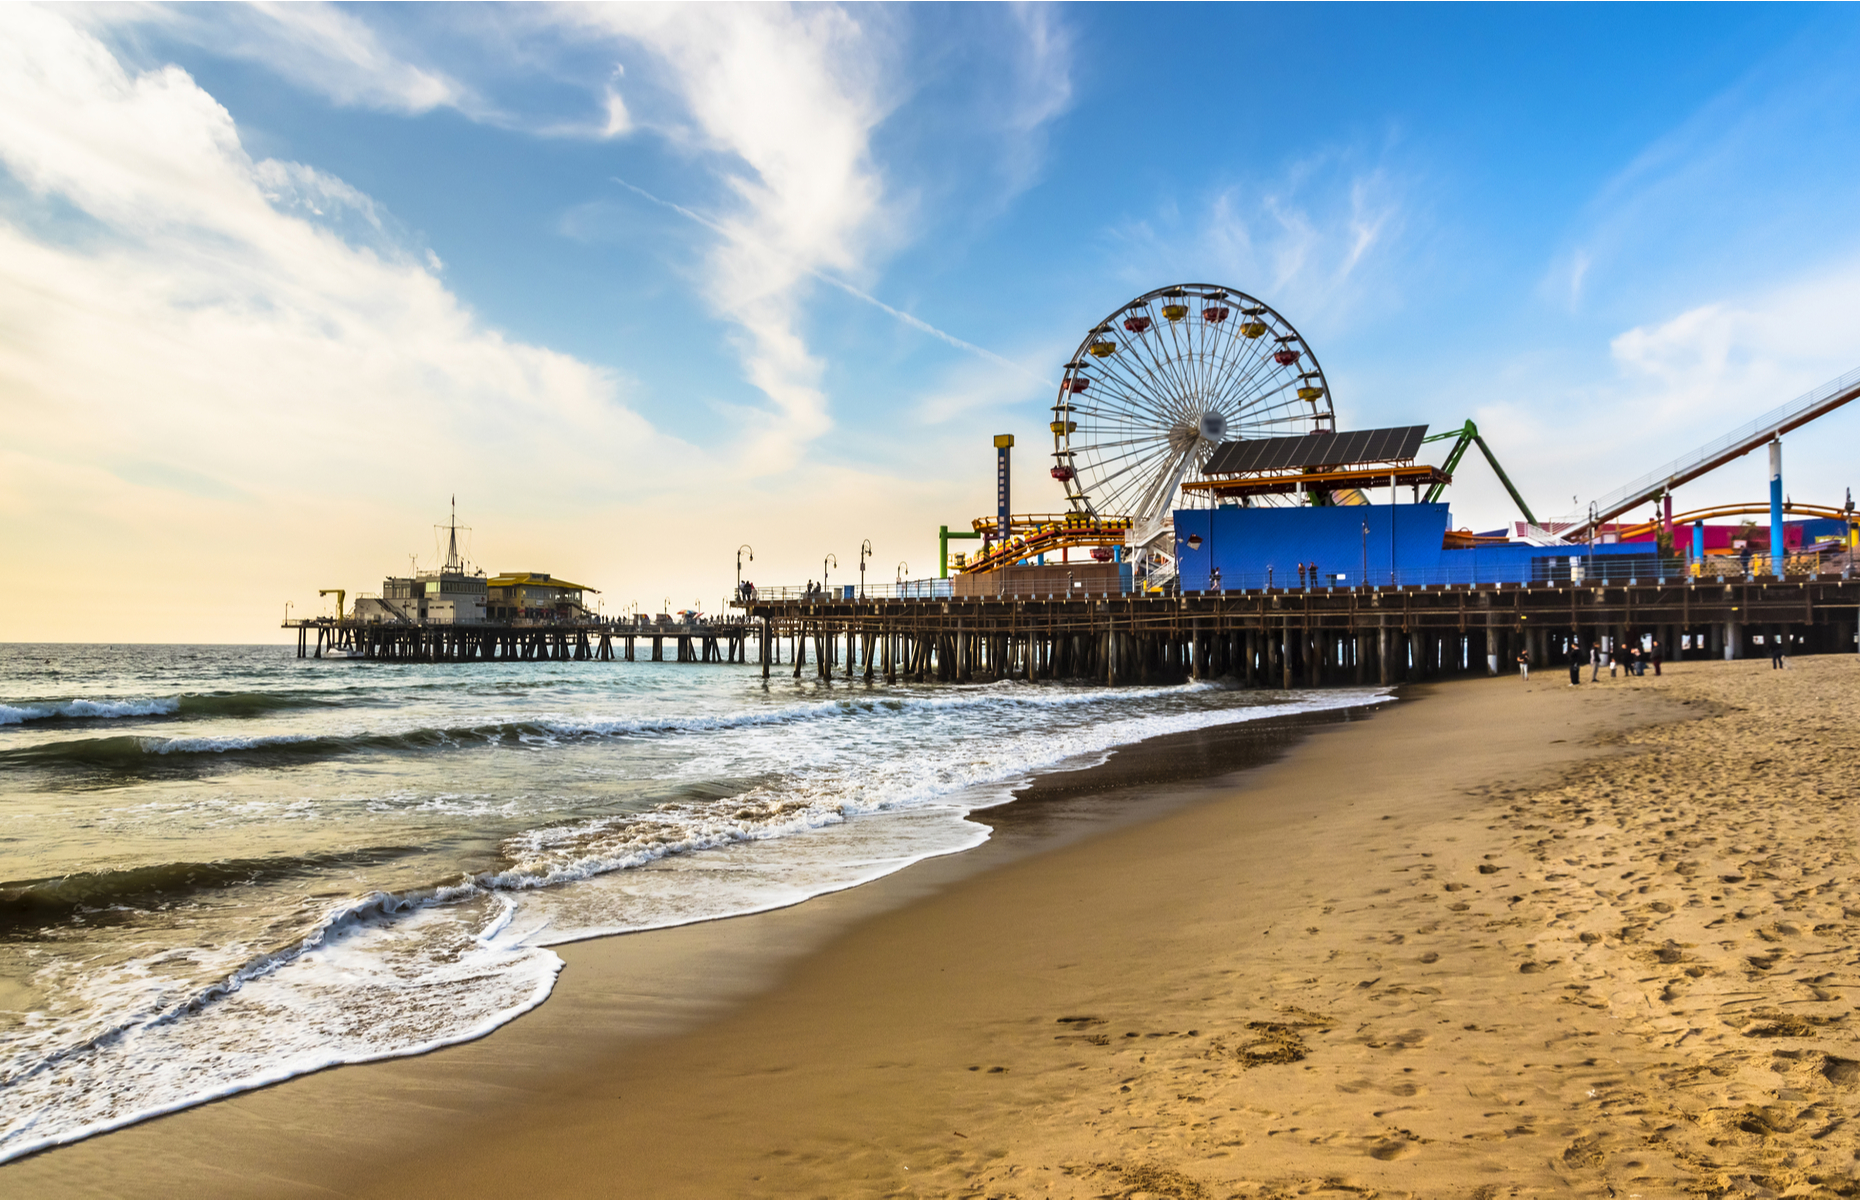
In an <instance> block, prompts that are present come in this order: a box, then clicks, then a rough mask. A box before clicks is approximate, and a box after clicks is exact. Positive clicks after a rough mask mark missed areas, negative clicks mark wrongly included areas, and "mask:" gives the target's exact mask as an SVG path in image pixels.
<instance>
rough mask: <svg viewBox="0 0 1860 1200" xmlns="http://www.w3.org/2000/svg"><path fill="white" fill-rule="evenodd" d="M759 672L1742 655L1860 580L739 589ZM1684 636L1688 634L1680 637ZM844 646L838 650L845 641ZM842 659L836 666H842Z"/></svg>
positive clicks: (1822, 613)
mask: <svg viewBox="0 0 1860 1200" xmlns="http://www.w3.org/2000/svg"><path fill="white" fill-rule="evenodd" d="M738 607H740V608H742V609H744V610H745V613H746V615H747V616H748V617H749V618H750V619H751V620H752V621H753V622H755V624H756V625H757V636H758V639H759V643H760V644H759V646H758V647H757V659H758V661H759V662H760V663H761V664H762V669H763V674H764V675H765V676H766V675H768V674H769V673H770V672H771V670H772V669H773V667H774V666H776V665H779V663H780V662H781V660H782V654H781V650H782V647H783V645H784V644H785V645H786V647H787V650H788V654H787V659H788V661H789V663H790V664H791V667H792V671H793V673H794V675H795V676H796V677H799V676H800V675H801V673H802V670H803V667H804V666H805V664H806V659H807V652H808V643H809V641H812V642H813V652H814V664H815V665H814V672H815V674H817V675H822V676H826V675H829V674H833V673H836V672H838V671H840V670H842V669H843V670H844V673H845V674H846V676H847V677H851V676H852V675H853V674H854V673H855V672H856V671H859V670H861V667H862V670H863V675H864V677H865V678H867V679H871V678H874V677H875V676H882V677H884V678H885V679H887V680H897V679H900V678H903V679H908V680H941V681H948V682H961V681H966V680H985V679H1003V678H1018V679H1053V678H1070V679H1080V678H1083V679H1098V680H1102V681H1103V682H1105V683H1109V684H1116V683H1126V682H1143V681H1152V680H1169V679H1182V678H1212V677H1218V676H1233V677H1235V678H1238V679H1240V680H1242V681H1244V682H1245V683H1248V684H1262V685H1266V686H1280V687H1288V688H1289V687H1296V686H1321V685H1324V684H1341V683H1379V684H1384V685H1388V684H1394V683H1398V682H1402V681H1404V680H1413V679H1424V678H1429V677H1433V676H1437V675H1443V674H1452V673H1455V672H1460V671H1476V672H1479V673H1484V672H1486V671H1487V670H1489V669H1492V665H1491V664H1492V662H1493V661H1494V660H1495V661H1496V665H1497V669H1499V670H1503V671H1510V670H1513V669H1515V660H1516V657H1517V654H1518V652H1519V651H1520V650H1521V649H1524V648H1526V647H1528V648H1529V650H1530V658H1531V662H1532V664H1533V665H1535V666H1537V667H1538V668H1540V669H1542V668H1545V667H1548V666H1552V665H1556V664H1560V663H1566V662H1567V661H1568V660H1567V657H1566V655H1567V654H1568V653H1569V652H1570V649H1571V647H1572V646H1573V645H1580V646H1583V647H1585V650H1584V655H1585V658H1586V647H1587V646H1588V645H1589V644H1590V643H1591V642H1593V641H1594V640H1595V639H1597V638H1599V637H1608V638H1610V639H1612V640H1613V641H1614V642H1615V643H1616V644H1619V643H1621V642H1622V641H1625V640H1626V639H1629V638H1632V637H1637V636H1639V635H1641V634H1649V633H1650V634H1652V635H1653V637H1654V638H1655V639H1657V640H1658V641H1659V642H1660V644H1661V647H1662V651H1663V653H1664V656H1665V657H1666V659H1667V660H1668V661H1672V660H1676V659H1679V658H1682V657H1702V656H1706V655H1710V656H1724V657H1743V656H1745V655H1748V654H1749V653H1750V652H1751V650H1752V648H1753V646H1754V641H1753V639H1754V638H1758V637H1761V638H1763V639H1765V645H1766V646H1767V645H1771V644H1773V640H1772V639H1782V640H1784V642H1785V644H1786V645H1787V646H1788V647H1789V650H1790V652H1791V653H1804V652H1807V653H1830V652H1836V651H1845V652H1850V653H1851V652H1853V651H1854V650H1855V649H1856V643H1855V638H1854V631H1855V616H1856V610H1857V609H1860V580H1850V579H1843V578H1840V577H1838V576H1821V577H1813V578H1790V579H1787V580H1776V579H1767V578H1757V579H1751V580H1733V581H1728V582H1726V581H1719V580H1712V581H1705V580H1692V579H1688V580H1673V581H1670V582H1668V581H1647V582H1629V583H1617V584H1605V585H1597V584H1591V583H1547V584H1522V585H1520V584H1485V585H1430V586H1425V587H1385V588H1367V587H1366V588H1341V587H1339V588H1321V587H1319V588H1309V589H1303V588H1286V589H1273V590H1256V591H1226V592H1189V593H1186V594H1179V595H1141V594H1127V595H1117V594H1112V595H1105V596H1095V597H1089V598H1074V599H1061V598H1055V599H1039V598H1033V597H1018V598H1009V597H947V598H939V599H898V598H870V599H864V600H860V599H837V600H836V599H826V598H819V597H812V598H800V599H794V598H776V599H769V600H763V599H751V600H749V601H746V602H742V603H740V604H739V605H738ZM1688 643H1689V645H1688ZM842 647H843V650H842ZM842 663H843V668H842Z"/></svg>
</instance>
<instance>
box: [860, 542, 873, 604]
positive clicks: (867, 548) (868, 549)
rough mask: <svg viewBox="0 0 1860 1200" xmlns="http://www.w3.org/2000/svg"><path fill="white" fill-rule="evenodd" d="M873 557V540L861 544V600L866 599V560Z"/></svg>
mask: <svg viewBox="0 0 1860 1200" xmlns="http://www.w3.org/2000/svg"><path fill="white" fill-rule="evenodd" d="M870 557H872V540H871V539H870V538H867V539H865V540H864V541H862V542H860V543H859V599H861V600H863V599H865V560H866V559H868V558H870Z"/></svg>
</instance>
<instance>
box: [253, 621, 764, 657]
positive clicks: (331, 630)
mask: <svg viewBox="0 0 1860 1200" xmlns="http://www.w3.org/2000/svg"><path fill="white" fill-rule="evenodd" d="M284 627H285V628H286V629H295V630H297V657H298V658H324V657H337V658H366V659H377V660H381V661H385V662H421V663H442V662H443V663H457V662H547V661H570V662H615V661H621V660H624V661H626V662H634V661H636V660H635V651H636V647H637V644H638V643H640V642H647V643H650V645H651V648H652V654H651V657H650V658H649V659H648V660H647V661H650V662H662V661H667V660H666V659H665V648H666V647H665V644H666V643H667V642H670V643H672V650H673V654H674V657H673V658H672V659H671V660H670V661H674V662H719V663H721V662H742V661H743V651H744V646H745V644H746V642H747V639H748V637H749V636H750V634H751V632H752V631H751V630H750V629H749V627H748V626H747V625H746V624H744V623H742V622H740V621H722V622H714V623H711V624H705V625H621V624H612V623H608V622H599V621H587V622H569V621H561V622H541V623H535V622H498V621H473V622H470V623H469V624H451V623H445V622H434V621H426V622H416V621H355V620H340V621H339V620H334V619H331V618H328V617H323V618H313V619H309V620H301V621H286V622H285V623H284Z"/></svg>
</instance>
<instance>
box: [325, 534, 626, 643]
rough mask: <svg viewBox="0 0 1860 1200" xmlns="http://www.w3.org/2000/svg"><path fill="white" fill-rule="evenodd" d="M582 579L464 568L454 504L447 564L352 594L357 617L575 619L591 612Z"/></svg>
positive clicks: (447, 621) (441, 621)
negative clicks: (375, 591) (488, 574)
mask: <svg viewBox="0 0 1860 1200" xmlns="http://www.w3.org/2000/svg"><path fill="white" fill-rule="evenodd" d="M591 591H594V589H593V588H591V587H588V586H587V585H586V584H580V583H570V582H569V581H568V580H566V579H555V578H552V577H551V576H548V575H544V574H542V573H541V572H538V571H507V572H505V573H504V574H502V575H493V576H491V577H490V578H488V579H487V578H486V577H485V574H484V572H483V571H479V570H472V569H468V568H467V565H466V563H465V560H464V558H463V557H462V556H460V554H459V524H458V516H457V512H456V509H455V510H454V515H453V518H452V524H451V533H450V537H449V539H448V542H447V546H446V565H445V566H443V567H441V568H440V569H439V570H437V571H416V572H414V573H413V574H412V575H406V576H390V577H389V578H387V579H384V580H382V581H381V594H380V595H379V596H370V595H367V594H366V593H364V594H362V595H360V596H358V597H356V599H355V607H354V609H353V610H352V611H351V619H353V620H356V621H382V622H395V621H409V622H412V621H419V622H426V623H429V624H435V625H471V624H477V623H479V622H483V621H498V622H521V621H579V620H584V619H586V618H587V617H588V616H589V615H590V614H589V613H588V610H587V608H586V606H585V605H583V604H582V595H583V594H584V593H586V592H591Z"/></svg>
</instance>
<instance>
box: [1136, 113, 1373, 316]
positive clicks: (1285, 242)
mask: <svg viewBox="0 0 1860 1200" xmlns="http://www.w3.org/2000/svg"><path fill="white" fill-rule="evenodd" d="M1407 188H1408V183H1407V181H1406V180H1405V178H1404V176H1403V175H1402V174H1401V173H1400V172H1398V171H1397V170H1395V169H1394V168H1392V167H1391V166H1389V165H1387V164H1386V163H1385V162H1383V161H1380V156H1371V155H1369V154H1366V153H1363V152H1360V151H1357V150H1353V149H1348V148H1336V149H1332V150H1328V151H1325V152H1322V153H1318V154H1313V155H1310V156H1307V157H1305V158H1302V159H1298V160H1295V161H1293V162H1290V163H1287V164H1285V165H1283V166H1282V167H1281V168H1280V169H1279V170H1278V171H1277V172H1276V173H1275V174H1273V175H1270V176H1262V177H1260V178H1254V179H1247V180H1244V181H1240V182H1234V183H1230V184H1228V185H1227V186H1224V187H1222V188H1220V189H1218V190H1216V191H1214V192H1212V193H1209V194H1205V195H1204V196H1202V197H1200V198H1199V199H1197V200H1194V201H1191V203H1190V204H1189V206H1187V207H1186V208H1179V207H1177V205H1176V202H1175V201H1174V200H1173V199H1171V200H1170V201H1169V202H1168V203H1166V204H1159V206H1158V209H1157V211H1156V212H1154V213H1152V214H1150V215H1148V216H1147V217H1145V218H1143V219H1141V220H1138V221H1135V222H1124V223H1121V224H1120V225H1119V226H1118V228H1117V229H1115V230H1114V231H1112V232H1109V233H1107V235H1106V236H1107V238H1108V240H1110V241H1111V242H1112V243H1113V244H1115V245H1117V246H1118V247H1119V257H1120V258H1121V259H1122V260H1123V268H1122V270H1123V273H1124V274H1125V275H1126V276H1127V277H1128V278H1129V279H1130V281H1131V285H1132V286H1133V287H1134V286H1137V285H1138V284H1139V283H1141V284H1142V288H1148V287H1153V286H1155V284H1154V282H1153V281H1155V280H1158V279H1163V278H1169V279H1178V278H1179V279H1191V278H1192V279H1204V278H1206V279H1207V281H1208V282H1214V283H1224V284H1227V285H1229V286H1231V287H1237V288H1240V289H1242V290H1244V291H1247V292H1250V293H1252V294H1254V295H1257V296H1259V297H1261V298H1262V299H1266V300H1267V301H1269V302H1270V303H1272V304H1273V306H1274V307H1276V308H1278V309H1279V310H1280V311H1281V312H1283V313H1285V314H1286V316H1287V317H1288V318H1290V319H1291V320H1292V321H1293V322H1294V323H1295V324H1297V323H1300V322H1313V323H1318V322H1329V323H1331V324H1333V325H1335V324H1337V323H1339V322H1341V321H1343V320H1345V319H1347V318H1348V317H1349V316H1350V315H1351V314H1353V313H1356V312H1359V311H1361V310H1363V309H1365V308H1366V307H1368V306H1369V305H1370V304H1371V303H1372V302H1374V301H1378V300H1396V299H1399V296H1398V291H1399V289H1398V286H1397V284H1396V282H1395V279H1396V273H1397V271H1398V269H1399V267H1400V265H1401V263H1402V261H1403V255H1402V252H1401V248H1400V242H1401V239H1402V238H1403V236H1404V234H1406V233H1407V232H1408V223H1409V220H1410V213H1409V206H1408V204H1407V203H1406V199H1405V193H1406V191H1407ZM1210 276H1211V278H1209V277H1210ZM1143 281H1151V282H1147V283H1144V282H1143ZM1139 290H1141V289H1139Z"/></svg>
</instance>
